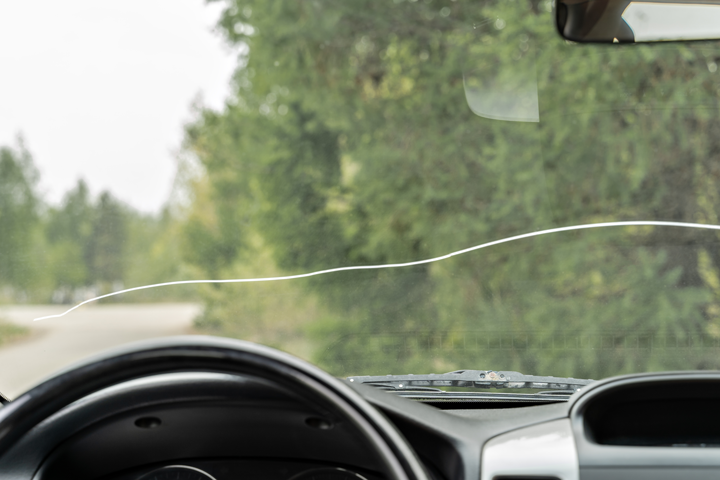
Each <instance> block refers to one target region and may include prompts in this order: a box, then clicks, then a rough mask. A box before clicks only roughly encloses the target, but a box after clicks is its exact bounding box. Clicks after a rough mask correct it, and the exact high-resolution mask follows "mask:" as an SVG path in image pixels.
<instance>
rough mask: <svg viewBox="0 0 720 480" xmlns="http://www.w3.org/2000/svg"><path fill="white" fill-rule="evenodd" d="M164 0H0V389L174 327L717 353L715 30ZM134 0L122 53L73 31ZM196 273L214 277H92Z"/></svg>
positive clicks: (431, 365) (549, 351)
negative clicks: (673, 35) (68, 30)
mask: <svg viewBox="0 0 720 480" xmlns="http://www.w3.org/2000/svg"><path fill="white" fill-rule="evenodd" d="M158 3H159V4H160V3H162V2H158ZM178 3H179V4H182V5H183V6H182V7H176V6H175V5H176V2H172V3H170V4H167V5H165V6H164V7H163V8H164V10H162V9H161V10H159V11H158V12H155V13H156V14H155V15H154V16H153V15H144V14H143V9H145V8H146V6H144V5H140V4H136V5H134V6H132V7H130V6H126V5H125V3H124V2H109V4H111V5H116V7H117V8H116V10H113V11H111V10H112V9H111V8H110V7H103V8H99V7H94V8H95V10H93V9H92V8H90V7H89V6H88V4H87V2H86V3H83V2H77V1H70V2H64V3H63V6H62V7H58V6H53V7H50V5H55V4H54V3H53V4H50V3H48V5H46V6H47V7H48V8H49V9H50V10H52V9H61V10H62V11H61V12H60V11H59V13H58V12H56V14H57V15H59V14H61V13H62V14H64V15H66V16H71V17H74V18H79V19H81V21H80V22H78V23H77V24H76V29H75V30H73V32H74V33H73V35H65V36H63V35H59V36H56V37H53V36H52V35H51V34H52V33H53V32H55V33H57V30H53V29H52V28H50V27H48V28H47V29H46V30H38V29H35V28H32V27H31V25H32V24H31V20H32V21H34V20H33V18H35V17H29V16H27V15H26V16H23V14H22V13H23V12H19V11H10V10H8V12H7V14H3V15H1V16H2V17H3V18H5V21H10V22H12V21H13V20H12V19H11V18H12V15H15V16H16V17H15V18H17V19H18V20H17V24H18V25H20V27H19V31H20V32H22V33H23V38H25V39H26V41H25V43H24V44H23V46H22V48H25V49H27V51H28V52H29V53H23V52H24V51H21V52H20V53H18V52H17V51H16V49H17V48H18V46H17V44H15V45H14V46H11V45H12V43H10V42H2V44H3V45H4V46H2V47H0V54H1V55H2V56H3V58H7V59H11V60H12V62H14V63H11V65H14V66H15V67H16V68H13V69H6V70H5V72H4V73H3V76H2V79H0V86H2V89H1V90H2V92H0V105H2V104H7V105H8V106H9V107H8V108H7V109H5V108H4V107H3V108H2V109H3V110H4V111H5V112H7V113H5V112H4V113H3V114H2V116H3V117H6V118H4V119H3V121H2V123H1V124H0V125H2V128H3V129H4V131H3V132H2V135H3V136H2V137H1V138H0V139H2V141H3V142H4V146H3V148H2V150H1V152H0V222H1V223H0V302H2V304H0V317H1V318H2V319H3V321H2V323H0V340H1V341H2V344H0V365H5V366H6V367H3V368H2V369H0V391H2V392H4V393H7V394H10V395H11V396H15V395H17V394H19V393H21V392H22V391H24V390H26V389H27V388H29V387H30V386H32V385H33V384H34V383H36V382H38V381H39V380H40V379H41V378H42V377H44V376H47V375H49V374H51V373H52V372H53V371H55V370H56V369H58V368H60V367H62V366H65V365H67V364H68V363H71V362H73V361H77V360H79V359H81V358H84V357H86V356H87V355H89V354H92V353H96V352H99V351H102V350H104V349H106V348H109V347H111V346H115V345H120V344H123V343H126V342H128V341H132V340H138V339H142V338H153V337H159V336H166V335H176V334H186V333H199V334H209V335H219V336H229V337H235V338H241V339H245V340H250V341H254V342H259V343H262V344H265V345H269V346H272V347H276V348H279V349H281V350H285V351H288V352H290V353H293V354H295V355H298V356H300V357H301V358H304V359H307V360H309V361H311V362H312V363H314V364H316V365H318V366H320V367H322V368H324V369H326V370H327V371H329V372H330V373H332V374H334V375H337V376H351V375H385V374H408V373H415V374H418V373H433V372H434V373H442V372H449V371H453V370H458V369H474V370H515V371H519V372H522V373H524V374H534V375H553V376H563V377H565V376H571V377H577V378H593V379H600V378H604V377H607V376H612V375H618V374H623V373H631V372H645V371H659V370H688V369H716V368H720V360H718V359H719V358H720V356H718V353H719V351H720V249H719V248H718V247H719V243H720V236H719V235H720V232H718V231H717V227H716V225H718V224H719V223H720V222H718V212H719V211H720V193H719V192H718V189H717V180H718V178H719V177H720V162H719V161H718V160H719V157H718V156H719V155H720V115H719V114H718V113H719V111H718V98H719V97H720V77H718V75H720V73H718V72H717V70H718V65H717V64H718V62H720V49H719V48H718V44H717V43H716V42H693V43H684V44H683V43H663V44H646V45H588V44H574V43H572V42H568V41H565V40H563V39H562V38H561V37H560V36H559V35H558V34H557V32H556V31H555V26H554V22H553V13H552V8H553V7H552V2H550V1H545V0H542V1H538V0H496V1H494V0H480V1H477V0H473V1H462V0H457V1H454V0H393V1H374V0H373V1H370V0H363V1H353V2H337V1H331V0H312V1H287V2H280V1H267V0H257V1H251V0H235V1H232V0H228V1H225V2H211V3H209V4H208V5H202V4H200V3H199V2H178ZM121 5H123V7H122V8H121V7H120V6H121ZM188 5H191V6H192V8H193V9H194V10H193V12H195V13H192V14H189V15H186V16H185V17H182V15H181V13H182V12H186V11H188V8H190V7H188ZM4 8H9V7H4ZM148 8H149V7H148ZM175 9H176V10H177V11H175V14H176V15H173V14H172V13H173V11H174V10H175ZM50 10H48V11H44V13H42V14H40V16H41V17H42V16H43V15H47V16H48V18H51V16H52V14H53V12H52V11H50ZM199 12H202V13H199ZM146 13H147V12H146ZM108 15H110V16H111V17H112V18H113V19H114V20H113V25H115V26H116V28H115V29H114V30H112V29H108V28H109V27H108V28H98V25H104V24H103V23H102V22H103V19H104V18H107V16H108ZM181 17H182V18H181ZM138 18H142V19H143V22H142V25H144V27H143V28H146V30H147V32H146V35H145V37H143V38H144V39H145V40H143V41H144V42H146V43H144V44H142V45H140V46H137V47H136V48H135V49H134V50H133V49H131V50H130V54H128V55H127V57H123V59H122V62H120V61H119V59H118V57H116V56H113V55H110V54H107V53H106V54H103V51H100V52H98V51H96V50H92V49H90V48H89V47H88V46H89V45H92V44H95V43H97V44H99V45H106V43H105V42H109V43H108V44H112V42H117V41H118V38H124V37H126V36H127V35H129V33H128V32H129V31H131V30H132V28H134V27H136V26H137V25H138V22H137V19H138ZM22 22H26V23H24V24H23V23H22ZM28 22H30V23H28ZM44 22H46V23H48V24H50V20H48V19H47V18H46V19H45V20H44ZM153 22H156V23H153ZM168 25H173V26H168ZM213 25H214V29H213V30H212V33H211V32H210V29H211V27H212V26H213ZM137 28H140V27H137ZM164 29H165V30H164ZM166 30H167V31H166ZM30 31H31V32H32V33H31V34H29V33H28V32H30ZM196 31H199V32H200V33H199V34H197V35H205V36H206V37H207V39H209V40H207V41H206V43H205V44H203V45H202V46H198V45H199V44H198V43H197V42H191V41H189V39H190V38H191V32H196ZM183 32H185V34H183ZM203 38H205V37H203ZM56 41H57V42H58V44H59V45H60V47H58V48H55V49H53V48H51V47H49V46H48V45H49V44H52V43H53V42H56ZM62 42H66V43H62ZM38 45H41V46H42V48H40V47H38ZM201 47H202V48H201ZM33 48H35V53H32V52H31V50H32V49H33ZM146 51H152V52H154V53H153V55H154V57H153V58H155V60H154V61H151V60H149V59H148V57H147V56H146V55H145V52H146ZM93 52H94V53H93ZM174 55H179V57H178V58H180V60H178V61H179V63H180V64H181V65H182V67H183V68H181V69H178V70H177V71H172V72H170V71H168V70H163V67H162V66H163V65H166V64H167V63H163V62H167V61H169V60H168V59H173V58H176V57H174ZM212 55H218V57H217V58H218V59H217V62H216V64H214V66H213V65H210V64H208V63H204V62H205V60H207V59H208V58H211V57H212ZM71 58H72V59H80V60H78V62H76V63H73V62H71V61H70V60H69V59H71ZM11 60H8V62H10V61H11ZM155 61H156V63H153V62H155ZM223 62H226V63H227V64H229V65H230V68H225V69H224V70H223V68H220V67H217V65H221V64H223ZM38 65H39V66H40V67H42V68H38ZM31 66H32V67H33V68H30V67H31ZM113 68H115V69H114V70H113ZM102 69H110V71H111V72H115V73H112V74H108V75H106V76H103V77H99V76H96V75H94V74H93V73H92V72H96V71H102ZM231 69H232V70H233V71H234V73H232V75H230V71H231ZM53 70H54V71H56V72H57V73H55V74H54V73H51V72H52V71H53ZM198 72H200V73H204V74H206V77H204V78H205V80H202V81H201V82H200V83H198V84H191V85H190V86H189V87H188V89H189V91H190V94H189V96H188V95H186V94H184V93H183V94H177V95H175V96H173V95H174V94H173V95H171V92H173V91H174V90H173V89H172V88H171V87H170V86H171V85H175V84H176V83H177V84H180V83H181V82H182V79H186V78H190V76H191V75H194V74H198ZM38 75H40V77H38ZM54 75H57V76H59V77H61V78H64V77H67V78H71V79H72V82H73V83H72V84H73V85H77V86H78V87H79V88H78V89H75V90H73V95H75V97H73V98H72V99H71V100H70V101H67V98H65V97H64V96H63V92H62V91H60V90H59V89H55V90H52V87H53V82H54V79H53V76H54ZM158 78H165V79H167V80H165V81H164V82H160V81H158V80H157V79H158ZM128 79H132V81H129V80H128ZM174 79H177V82H176V81H175V80H174ZM203 81H204V82H206V83H204V84H203V83H202V82H203ZM98 82H102V83H101V84H98ZM213 82H214V83H213ZM210 84H212V85H222V88H224V90H222V89H220V90H217V91H221V92H222V93H221V94H219V96H218V98H219V101H215V100H213V99H210V100H209V101H208V100H206V99H204V98H202V97H195V98H194V99H193V95H197V94H198V93H199V92H202V91H203V88H205V89H206V90H207V89H208V88H210V87H209V86H208V85H210ZM47 89H51V90H52V91H51V94H49V95H46V94H45V93H43V92H42V91H45V90H47ZM99 91H100V92H103V94H102V95H99V96H97V95H98V92H99ZM113 91H117V92H124V93H126V94H129V95H130V96H133V95H135V96H138V98H157V99H160V100H162V102H160V101H159V100H158V104H157V105H155V104H154V103H153V101H152V100H146V101H145V103H136V104H133V105H132V108H131V107H129V106H128V105H125V104H123V103H122V102H116V101H113V98H112V97H113V94H112V92H113ZM147 92H150V94H151V95H152V97H141V94H142V95H145V93H147ZM93 95H96V96H95V97H93ZM183 95H185V96H183ZM58 99H64V100H65V101H63V102H61V101H60V100H58ZM23 102H24V103H23ZM38 102H39V103H40V104H39V105H38ZM43 102H45V103H43ZM213 102H214V103H213ZM84 105H93V108H95V110H92V112H93V113H94V114H95V115H96V116H95V117H93V119H92V121H91V123H92V125H94V126H97V125H100V127H99V128H102V132H104V133H103V137H102V138H101V139H100V141H98V140H97V138H96V137H95V136H91V137H92V138H88V137H86V136H85V132H84V131H83V125H84V123H82V122H81V120H82V121H83V122H86V121H87V118H81V117H82V115H84V114H86V112H85V111H83V110H82V109H81V107H82V106H84ZM10 106H13V108H10ZM83 108H84V107H83ZM128 109H130V110H133V109H137V110H133V111H132V112H130V113H129V114H128V112H127V110H128ZM145 109H147V112H149V113H148V114H147V115H144V113H143V111H145ZM26 110H27V111H32V112H43V113H42V114H40V115H35V116H32V115H27V113H26ZM76 111H78V112H80V114H77V115H76V114H75V112H76ZM88 111H89V110H88ZM44 115H46V116H47V117H48V118H50V119H53V120H54V121H53V124H52V128H44V127H43V118H42V117H43V116H44ZM173 122H174V123H173ZM88 125H90V123H88ZM140 125H142V127H140V128H138V126H140ZM88 128H89V127H88ZM93 128H94V127H93ZM163 128H164V129H168V131H171V132H174V133H171V134H170V135H171V137H167V136H163V135H165V133H164V132H163V130H162V129H163ZM18 133H21V134H22V139H18V140H14V139H13V138H14V136H15V135H16V134H18ZM172 135H175V137H172ZM59 138H61V139H62V142H61V141H60V140H58V139H59ZM166 138H175V140H173V141H174V142H175V143H174V144H172V143H171V144H169V145H162V146H161V148H160V149H159V150H157V149H156V150H154V151H151V150H149V149H151V148H156V147H157V145H155V144H153V141H156V142H157V141H159V140H158V139H163V140H162V141H167V140H164V139H166ZM53 142H55V143H53ZM35 145H38V146H39V147H38V149H37V151H36V150H35ZM127 145H132V148H127ZM40 146H42V148H40ZM74 151H75V152H76V153H77V155H75V154H74V153H73V152H74ZM118 151H120V152H124V153H123V154H121V155H117V154H116V153H117V152H118ZM167 158H172V159H174V161H175V163H174V164H172V162H170V165H174V166H173V167H168V168H167V169H166V171H165V172H164V173H163V172H161V171H160V170H158V169H157V168H154V166H155V165H156V164H159V163H162V162H167V161H168V160H167ZM52 165H55V167H52ZM58 165H67V166H68V168H67V170H69V171H71V172H72V173H73V175H75V177H74V178H72V181H71V183H70V184H68V182H67V179H66V178H65V177H67V173H64V172H62V171H61V170H62V169H58V168H57V166H58ZM161 170H162V169H161ZM53 171H55V172H57V173H55V174H53V173H52V172H53ZM100 171H102V172H105V174H106V177H107V179H108V180H107V181H106V182H105V183H102V181H98V182H97V183H93V180H92V179H93V178H100V177H99V176H98V174H96V172H100ZM127 179H129V180H127ZM123 181H125V182H126V183H127V182H130V183H129V184H130V185H131V188H129V189H127V188H126V189H125V190H122V188H121V184H122V182H123ZM63 182H65V183H63ZM63 185H68V186H67V188H66V187H63ZM171 187H172V188H171ZM63 188H64V190H63ZM163 189H165V190H163ZM163 192H164V193H163ZM153 196H155V197H154V198H155V200H146V199H148V198H153ZM160 197H162V198H160ZM143 202H145V203H143ZM152 202H155V204H154V206H150V207H148V205H153V204H152ZM565 227H568V228H565ZM473 247H477V248H473ZM346 267H350V268H346ZM355 267H360V268H355ZM327 270H330V271H327ZM252 279H256V280H257V279H261V280H262V281H248V280H252ZM192 280H203V281H209V280H222V281H228V282H227V283H212V282H206V283H185V284H180V285H167V286H159V287H153V288H143V289H138V290H133V291H129V292H125V293H120V294H118V295H110V296H108V297H106V298H102V299H100V300H93V299H94V298H95V297H98V296H102V295H107V294H112V293H113V292H119V291H122V290H124V289H133V288H135V287H142V286H147V285H153V284H159V283H166V282H183V281H192ZM231 280H238V281H231ZM84 301H89V303H88V304H85V305H82V306H80V307H79V308H77V309H75V310H73V311H71V312H69V313H67V314H66V315H64V316H59V317H54V318H53V317H52V316H53V315H62V314H63V313H64V312H66V311H67V310H68V309H70V308H72V307H73V306H75V305H77V304H79V303H81V302H84ZM48 316H50V317H51V318H44V319H41V320H39V321H34V320H35V319H37V318H40V317H48ZM10 365H11V366H12V367H8V366H10Z"/></svg>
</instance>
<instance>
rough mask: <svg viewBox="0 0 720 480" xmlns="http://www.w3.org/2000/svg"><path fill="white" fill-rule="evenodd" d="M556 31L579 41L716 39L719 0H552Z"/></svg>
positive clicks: (719, 31) (719, 23) (719, 24)
mask: <svg viewBox="0 0 720 480" xmlns="http://www.w3.org/2000/svg"><path fill="white" fill-rule="evenodd" d="M554 9H555V10H554V13H555V22H556V25H557V29H558V32H559V33H560V35H561V36H562V37H563V38H565V39H567V40H571V41H573V42H581V43H586V42H590V43H642V42H663V41H688V40H715V39H720V0H687V1H686V0H669V1H668V0H654V1H646V0H555V2H554Z"/></svg>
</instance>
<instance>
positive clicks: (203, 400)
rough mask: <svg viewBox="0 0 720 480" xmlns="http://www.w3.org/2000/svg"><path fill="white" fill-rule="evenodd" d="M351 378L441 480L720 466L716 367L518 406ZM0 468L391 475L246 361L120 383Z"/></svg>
mask: <svg viewBox="0 0 720 480" xmlns="http://www.w3.org/2000/svg"><path fill="white" fill-rule="evenodd" d="M347 387H348V388H350V389H352V390H354V391H355V392H357V393H358V394H359V395H360V396H361V397H362V398H363V399H364V400H365V401H367V402H368V404H369V405H370V406H371V408H373V409H375V410H377V412H379V413H381V415H382V416H383V417H384V418H386V419H387V420H389V422H390V424H391V425H392V427H393V428H394V429H396V430H397V432H399V433H400V434H401V436H402V438H403V439H404V441H406V442H407V445H408V446H409V447H410V449H412V452H413V453H414V454H415V455H416V456H417V458H418V459H419V461H420V462H421V464H422V467H423V469H424V470H425V474H426V476H427V478H429V479H433V480H440V479H446V480H461V479H481V480H531V479H537V480H547V479H560V480H575V479H583V480H586V479H589V480H595V479H598V480H599V479H605V478H628V479H645V478H648V479H649V478H653V479H663V478H668V479H669V478H675V477H677V476H679V475H682V476H683V477H687V478H690V479H695V478H697V479H702V478H711V477H712V478H714V477H716V476H717V475H718V474H720V449H718V447H719V446H720V409H719V408H718V407H720V373H718V372H675V373H656V374H643V375H631V376H624V377H616V378H611V379H607V380H604V381H601V382H597V383H594V384H592V385H590V386H589V387H587V388H585V389H583V390H582V391H580V392H578V393H576V394H574V395H573V396H572V398H571V400H570V401H569V402H559V403H553V404H546V405H533V406H522V405H523V404H517V405H519V406H514V407H512V408H508V405H503V404H497V403H494V402H473V403H468V404H464V405H458V404H455V405H453V408H451V409H443V408H438V407H437V405H442V404H441V403H438V404H435V405H436V406H429V405H426V404H423V403H420V402H416V401H413V400H410V399H407V398H403V397H401V396H398V395H396V394H394V393H389V392H385V391H382V390H379V389H376V388H374V387H371V386H366V385H355V384H350V383H347ZM21 398H23V397H21ZM498 406H500V407H502V408H498ZM458 407H461V408H458ZM4 408H7V407H4ZM0 411H2V410H1V409H0ZM0 478H2V479H12V480H20V479H23V480H31V479H32V480H47V479H74V480H82V479H87V480H161V479H162V480H175V479H177V480H181V479H185V480H203V479H215V480H236V479H237V480H239V479H244V480H245V479H246V480H253V479H271V480H274V479H277V480H347V479H354V480H359V479H366V480H380V479H386V478H389V476H388V473H387V471H386V468H385V467H384V465H383V462H382V459H381V458H379V457H378V454H377V452H376V451H375V450H373V448H370V446H369V445H368V443H367V439H366V438H365V437H363V436H362V435H361V434H359V432H358V430H357V428H355V427H354V426H353V424H352V422H349V421H347V420H346V419H344V418H342V416H338V415H337V414H336V413H335V412H333V411H332V410H329V409H328V408H326V407H325V406H323V405H322V404H318V403H314V402H312V401H309V400H308V398H307V397H304V396H303V395H298V394H297V392H295V391H292V390H289V389H287V388H286V387H285V386H284V385H280V384H278V383H275V382H273V381H270V380H269V379H267V378H263V377H262V376H257V375H250V374H247V375H231V374H226V373H217V372H178V373H165V374H159V375H152V376H148V377H145V378H139V379H133V380H130V381H126V382H122V383H119V384H117V385H113V386H111V387H108V388H104V389H101V390H99V391H96V392H94V393H91V394H89V395H86V396H84V397H83V398H81V399H79V400H77V401H74V402H72V403H71V404H69V405H67V406H65V407H64V408H62V409H60V410H59V411H57V412H55V413H54V414H52V415H51V416H49V417H47V418H45V419H44V420H43V421H42V422H40V423H38V424H37V425H35V426H34V427H32V428H31V429H29V430H28V432H27V433H25V434H24V435H23V436H22V437H21V438H20V439H19V440H18V441H16V442H15V443H14V444H13V445H12V448H10V449H9V450H8V451H6V452H5V454H4V455H2V457H0Z"/></svg>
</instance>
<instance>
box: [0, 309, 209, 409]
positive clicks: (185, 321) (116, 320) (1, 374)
mask: <svg viewBox="0 0 720 480" xmlns="http://www.w3.org/2000/svg"><path fill="white" fill-rule="evenodd" d="M65 309H66V307H63V306H57V305H22V306H0V317H2V318H4V319H6V320H9V321H11V322H13V323H17V324H19V325H24V326H26V327H28V328H30V329H31V332H32V333H31V334H30V335H29V336H28V337H26V338H24V339H21V340H18V341H16V342H12V343H10V344H7V345H2V346H0V392H2V393H3V394H4V395H5V396H8V397H10V398H15V397H17V396H18V395H19V394H20V393H22V392H24V391H25V390H27V389H28V388H30V387H32V386H33V385H35V384H36V383H38V382H39V381H40V380H42V379H43V378H45V377H47V376H49V375H50V374H52V373H53V372H55V371H57V370H59V369H61V368H63V367H65V366H67V365H69V364H71V363H74V362H77V361H79V360H81V359H83V358H85V357H87V356H89V355H93V354H96V353H99V352H102V351H103V350H107V349H108V348H112V347H115V346H118V345H122V344H125V343H128V342H133V341H137V340H144V339H148V338H155V337H163V336H168V335H182V334H187V333H192V329H191V326H192V320H193V318H195V316H197V315H198V314H199V313H200V311H201V307H200V306H199V305H195V304H183V303H162V304H116V305H88V306H84V307H81V308H79V309H78V310H76V311H74V312H72V313H70V314H68V315H67V316H66V317H63V318H55V319H51V320H42V321H40V322H33V321H32V320H33V318H37V317H41V316H45V315H54V314H58V313H61V312H62V311H63V310H65Z"/></svg>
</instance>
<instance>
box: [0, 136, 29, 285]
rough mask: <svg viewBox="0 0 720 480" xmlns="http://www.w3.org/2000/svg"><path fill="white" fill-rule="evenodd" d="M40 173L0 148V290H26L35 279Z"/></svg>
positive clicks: (21, 151) (18, 152) (20, 152)
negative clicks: (4, 288)
mask: <svg viewBox="0 0 720 480" xmlns="http://www.w3.org/2000/svg"><path fill="white" fill-rule="evenodd" d="M37 177H38V175H37V172H36V171H35V168H34V166H33V164H32V158H31V157H30V154H29V153H28V151H27V150H26V149H25V148H24V146H23V144H22V142H19V145H18V148H17V149H15V150H13V149H11V148H7V147H2V148H0V287H3V286H10V285H16V286H19V287H20V288H23V287H27V286H28V285H29V284H30V283H31V282H32V281H33V279H34V273H35V271H34V269H33V268H28V266H29V265H32V264H33V262H32V256H33V253H35V252H33V249H32V246H33V236H34V232H35V230H36V228H37V225H38V199H37V195H36V193H35V184H36V182H37Z"/></svg>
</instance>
